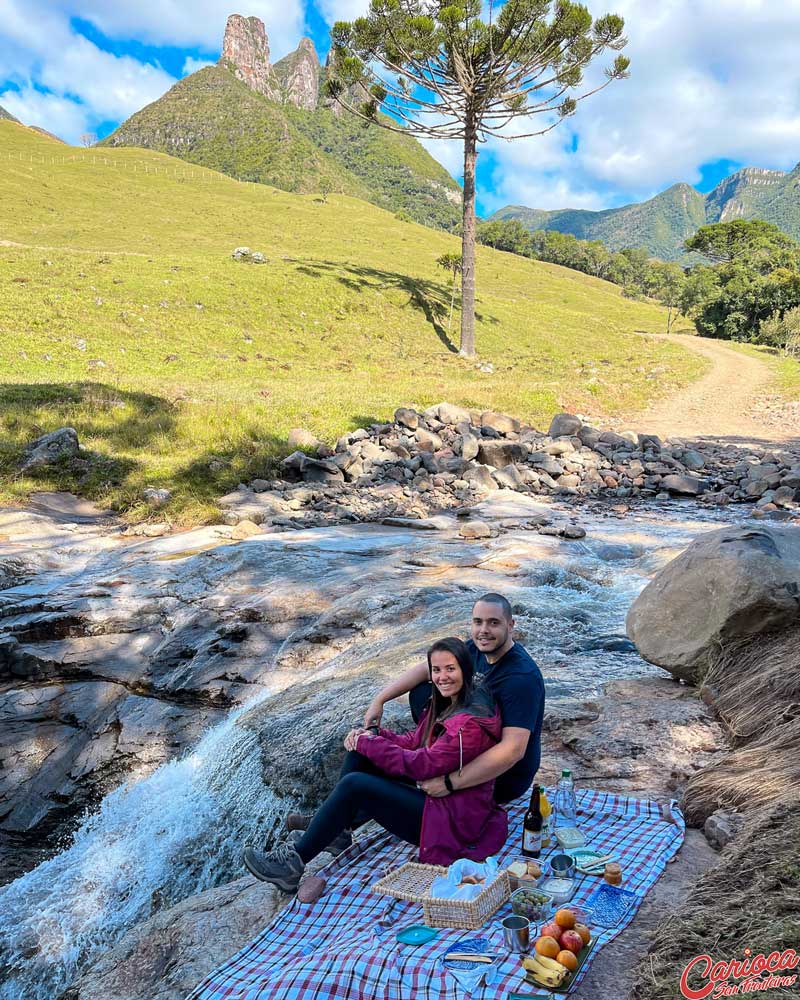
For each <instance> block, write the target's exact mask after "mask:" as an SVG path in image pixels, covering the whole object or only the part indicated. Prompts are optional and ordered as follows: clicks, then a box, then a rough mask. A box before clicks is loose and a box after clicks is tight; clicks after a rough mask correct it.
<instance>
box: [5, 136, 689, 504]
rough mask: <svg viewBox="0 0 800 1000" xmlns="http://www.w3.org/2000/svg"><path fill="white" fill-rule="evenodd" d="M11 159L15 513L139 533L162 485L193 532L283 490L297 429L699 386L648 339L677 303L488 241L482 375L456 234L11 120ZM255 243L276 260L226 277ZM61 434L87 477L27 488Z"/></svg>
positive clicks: (597, 407) (566, 403)
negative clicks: (242, 485) (456, 269)
mask: <svg viewBox="0 0 800 1000" xmlns="http://www.w3.org/2000/svg"><path fill="white" fill-rule="evenodd" d="M0 149H2V150H3V152H4V153H5V152H10V153H11V154H12V155H11V157H10V158H9V159H5V158H4V157H3V156H2V155H1V154H0V164H1V165H2V167H3V174H2V181H0V192H1V194H0V442H2V443H0V477H2V479H1V481H0V500H3V501H8V500H9V499H16V500H22V499H24V497H25V496H26V495H27V494H28V493H29V492H30V491H32V490H35V489H49V488H56V487H57V488H69V489H74V490H77V491H78V492H81V493H82V494H83V495H85V496H88V497H91V498H93V499H96V500H98V501H99V502H100V503H101V504H104V505H107V506H113V507H116V508H117V509H119V510H121V511H123V512H125V513H126V515H127V516H128V517H129V518H131V519H140V518H142V517H144V516H146V511H145V510H144V509H143V507H142V505H141V504H140V503H139V502H138V499H137V498H138V495H139V493H140V491H141V489H142V488H143V487H144V486H146V485H153V486H166V487H168V488H170V489H173V490H174V492H175V497H174V499H173V501H172V504H171V505H170V507H169V509H168V514H169V516H170V517H171V518H173V519H174V520H175V521H176V522H180V523H187V524H188V523H197V522H200V521H204V520H209V519H213V518H214V517H215V516H216V513H217V511H216V508H215V506H214V499H215V497H217V496H219V495H220V494H221V493H224V492H225V491H227V490H228V489H230V488H231V487H233V486H235V485H236V484H237V483H238V482H240V481H241V480H243V479H247V478H248V477H252V476H254V475H263V474H265V473H267V472H268V471H269V469H270V467H271V466H272V465H274V462H275V460H276V459H277V458H279V457H281V456H282V455H284V454H285V453H286V450H287V448H286V435H287V433H288V431H289V430H290V429H291V428H292V427H295V426H304V427H307V428H308V429H309V430H311V431H313V432H314V433H316V434H317V435H318V436H320V437H321V438H324V439H327V440H333V439H335V438H336V437H337V436H338V435H340V434H342V433H343V432H345V431H348V430H351V429H353V428H355V427H357V426H360V425H364V424H367V423H369V422H371V421H373V420H380V419H387V418H389V417H391V414H392V413H393V411H394V409H395V407H397V406H398V405H401V404H414V405H417V406H420V407H425V406H427V405H430V404H431V403H434V402H437V401H440V400H443V399H448V400H451V401H453V402H455V403H460V404H463V405H468V406H475V407H480V408H493V409H499V410H505V411H508V412H511V413H514V414H516V415H518V416H519V417H522V418H525V419H527V420H530V421H531V422H533V423H534V424H538V425H539V426H546V424H547V423H548V422H549V419H550V416H551V415H552V413H553V412H555V411H557V410H560V409H562V408H563V409H573V410H579V411H581V410H582V411H591V412H593V413H606V414H621V413H625V412H632V411H635V410H638V409H640V408H641V407H643V406H644V405H645V404H646V403H647V402H648V401H649V400H650V399H651V398H652V397H653V396H654V394H656V393H657V392H662V393H665V392H669V391H670V390H671V389H672V388H673V387H675V386H676V385H679V384H683V383H685V382H686V381H687V380H689V379H690V378H692V377H694V376H695V375H696V374H697V373H698V372H699V371H700V370H701V366H702V362H701V361H700V360H699V359H696V358H695V357H694V356H691V355H689V354H687V353H686V352H684V351H683V350H682V349H681V348H679V347H678V346H676V345H672V344H669V343H667V342H663V341H656V340H653V339H649V338H646V337H639V336H636V335H635V334H636V331H645V332H647V331H660V330H662V329H663V327H664V315H665V314H664V311H663V310H662V309H661V308H659V307H657V306H654V305H650V304H642V303H636V302H631V301H628V300H626V299H624V298H623V297H622V296H621V294H620V292H619V290H618V289H617V288H616V287H615V286H613V285H610V284H607V283H605V282H602V281H599V280H597V279H594V278H590V277H588V276H586V275H583V274H579V273H578V272H575V271H569V270H566V269H563V268H559V267H556V266H554V265H547V264H541V263H537V262H533V261H528V260H525V259H523V258H520V257H516V256H513V255H510V254H504V253H499V252H496V251H494V250H491V249H489V248H484V247H481V248H479V252H478V307H477V308H478V313H479V318H478V323H477V343H478V349H479V353H480V355H481V358H483V359H486V360H491V361H492V363H493V364H494V366H495V370H494V373H493V374H483V373H481V372H479V371H477V370H476V366H475V364H474V363H473V362H470V361H467V360H465V359H463V358H461V357H459V356H458V355H457V354H456V353H454V351H453V347H452V344H450V343H448V332H447V329H446V326H447V309H448V306H449V285H448V280H447V277H446V275H445V274H444V272H442V271H441V270H440V269H437V268H436V265H435V261H436V258H437V257H438V256H439V255H440V254H441V253H444V252H447V251H450V252H452V251H457V250H458V242H457V241H456V239H455V238H454V237H452V236H449V235H447V234H445V233H442V232H439V231H434V230H431V229H426V228H424V227H422V226H419V225H417V224H414V223H401V222H398V221H397V220H396V219H395V218H394V217H393V216H392V215H391V214H389V213H387V212H384V211H381V210H380V209H377V208H375V207H373V206H371V205H369V204H367V203H365V202H362V201H357V200H355V199H350V198H346V197H344V196H341V195H334V196H331V197H329V199H328V203H327V204H324V203H321V202H320V201H319V199H317V198H315V197H314V196H311V195H307V196H300V195H292V194H288V193H285V192H281V191H277V190H275V189H272V188H268V187H266V186H264V185H258V184H237V183H236V182H234V181H232V180H230V179H228V178H223V177H221V176H220V175H218V174H214V173H213V172H211V171H208V170H203V169H198V168H196V167H195V168H191V170H190V168H188V167H187V166H186V164H183V163H181V162H179V161H175V160H173V159H171V158H169V157H167V156H164V155H162V154H158V153H152V152H148V151H144V150H137V149H113V150H103V151H102V156H100V155H99V154H98V153H97V152H95V151H93V150H66V151H65V150H64V147H63V146H59V145H56V144H55V143H54V142H52V141H50V140H48V139H46V138H45V137H43V136H40V135H37V134H36V133H33V132H32V131H30V130H28V129H24V128H22V127H21V126H19V125H14V124H12V123H10V122H0ZM65 152H66V153H68V154H69V155H74V156H75V160H74V161H68V162H66V163H62V162H61V160H60V158H61V157H62V156H63V155H65ZM15 156H16V157H19V159H15V158H14V157H15ZM42 158H44V160H45V161H46V162H41V160H42ZM103 159H104V160H105V163H104V162H102V160H103ZM134 167H135V168H136V169H135V170H134ZM145 168H146V170H147V172H145ZM156 170H157V171H158V172H155V171H156ZM3 241H5V242H6V245H3ZM9 243H11V244H13V245H8V244H9ZM240 245H247V246H250V247H252V248H253V249H258V250H262V251H263V252H265V253H266V254H267V256H268V258H269V263H268V264H267V265H261V266H257V265H246V264H241V263H237V262H235V261H233V260H232V259H231V256H230V254H231V251H232V249H233V248H234V247H236V246H240ZM453 326H454V329H453V334H452V339H453V340H457V315H456V318H455V320H454V324H453ZM82 347H85V349H81V348H82ZM98 362H100V363H101V364H98ZM65 424H68V425H72V426H74V427H75V428H76V429H77V431H78V433H79V436H80V439H81V441H82V443H83V444H84V445H85V446H86V448H87V450H88V452H89V457H90V458H91V461H90V462H88V463H87V469H86V470H85V472H84V473H83V475H80V474H76V473H75V472H74V471H70V470H62V471H61V472H51V473H48V474H40V475H37V476H36V477H20V476H19V474H18V472H17V465H18V460H19V457H20V455H21V453H22V449H23V448H24V446H25V444H26V443H27V442H29V441H30V440H31V439H32V438H34V437H35V436H36V435H38V434H41V433H43V432H45V431H49V430H53V429H55V428H57V427H59V426H62V425H65Z"/></svg>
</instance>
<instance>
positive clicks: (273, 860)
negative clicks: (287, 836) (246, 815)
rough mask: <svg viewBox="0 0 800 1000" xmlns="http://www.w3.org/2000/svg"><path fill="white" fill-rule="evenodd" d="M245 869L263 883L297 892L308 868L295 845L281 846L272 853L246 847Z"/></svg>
mask: <svg viewBox="0 0 800 1000" xmlns="http://www.w3.org/2000/svg"><path fill="white" fill-rule="evenodd" d="M242 861H243V862H244V865H245V868H247V870H248V871H249V872H250V874H251V875H254V876H255V877H256V878H257V879H260V880H261V881H262V882H271V883H272V884H273V885H277V886H278V888H279V889H283V890H284V892H297V887H298V886H299V885H300V879H301V878H302V876H303V872H304V871H305V869H306V866H305V865H304V864H303V859H302V858H301V857H300V855H299V854H298V853H297V851H296V850H295V849H294V844H291V843H288V842H287V843H285V844H279V845H278V847H276V848H275V849H274V850H272V851H257V850H256V849H255V848H254V847H245V849H244V851H243V852H242Z"/></svg>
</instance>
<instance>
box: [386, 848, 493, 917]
mask: <svg viewBox="0 0 800 1000" xmlns="http://www.w3.org/2000/svg"><path fill="white" fill-rule="evenodd" d="M446 874H447V869H446V868H442V867H440V866H439V865H421V864H418V863H416V862H414V861H408V862H406V864H404V865H402V867H400V868H397V869H396V870H395V871H393V872H389V874H388V875H385V876H384V877H383V878H382V879H381V880H380V881H379V882H376V883H375V884H374V885H373V886H372V891H373V892H378V893H381V894H382V895H384V896H395V897H396V898H397V899H406V900H408V901H409V902H411V903H421V904H422V913H423V918H424V920H425V923H426V924H427V925H428V927H457V928H460V929H462V930H467V931H476V930H478V928H479V927H483V925H484V924H485V923H486V921H487V920H488V919H489V917H491V915H492V914H493V913H494V912H495V911H496V910H498V909H500V907H501V906H502V905H503V903H505V902H506V901H507V900H508V897H509V896H510V895H511V888H510V886H509V882H508V875H507V874H506V873H505V872H504V871H503V872H500V874H499V875H498V876H497V878H496V879H495V880H494V882H492V883H491V884H490V885H488V886H486V888H485V889H483V890H481V892H479V893H478V895H477V896H476V897H475V899H432V898H431V894H430V892H431V885H432V884H433V880H434V879H435V878H437V877H438V876H439V875H446Z"/></svg>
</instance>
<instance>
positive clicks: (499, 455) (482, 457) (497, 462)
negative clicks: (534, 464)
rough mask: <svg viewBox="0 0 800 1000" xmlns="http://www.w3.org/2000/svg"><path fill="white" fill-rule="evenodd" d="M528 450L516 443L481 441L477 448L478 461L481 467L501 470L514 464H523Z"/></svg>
mask: <svg viewBox="0 0 800 1000" xmlns="http://www.w3.org/2000/svg"><path fill="white" fill-rule="evenodd" d="M527 455H528V450H527V448H526V447H525V445H523V444H519V443H518V442H516V441H491V440H484V441H481V443H480V447H479V448H478V461H479V462H480V463H481V465H492V466H494V468H495V469H503V468H505V466H507V465H512V464H513V463H514V462H524V461H525V459H526V458H527Z"/></svg>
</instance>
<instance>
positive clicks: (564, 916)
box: [555, 910, 575, 931]
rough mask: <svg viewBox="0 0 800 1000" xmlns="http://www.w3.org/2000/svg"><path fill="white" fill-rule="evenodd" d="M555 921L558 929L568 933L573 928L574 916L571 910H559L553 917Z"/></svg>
mask: <svg viewBox="0 0 800 1000" xmlns="http://www.w3.org/2000/svg"><path fill="white" fill-rule="evenodd" d="M555 921H556V923H557V924H558V926H559V927H563V928H564V930H565V931H568V930H570V929H571V928H572V927H574V926H575V914H574V913H573V912H572V910H559V911H558V913H556V915H555Z"/></svg>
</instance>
